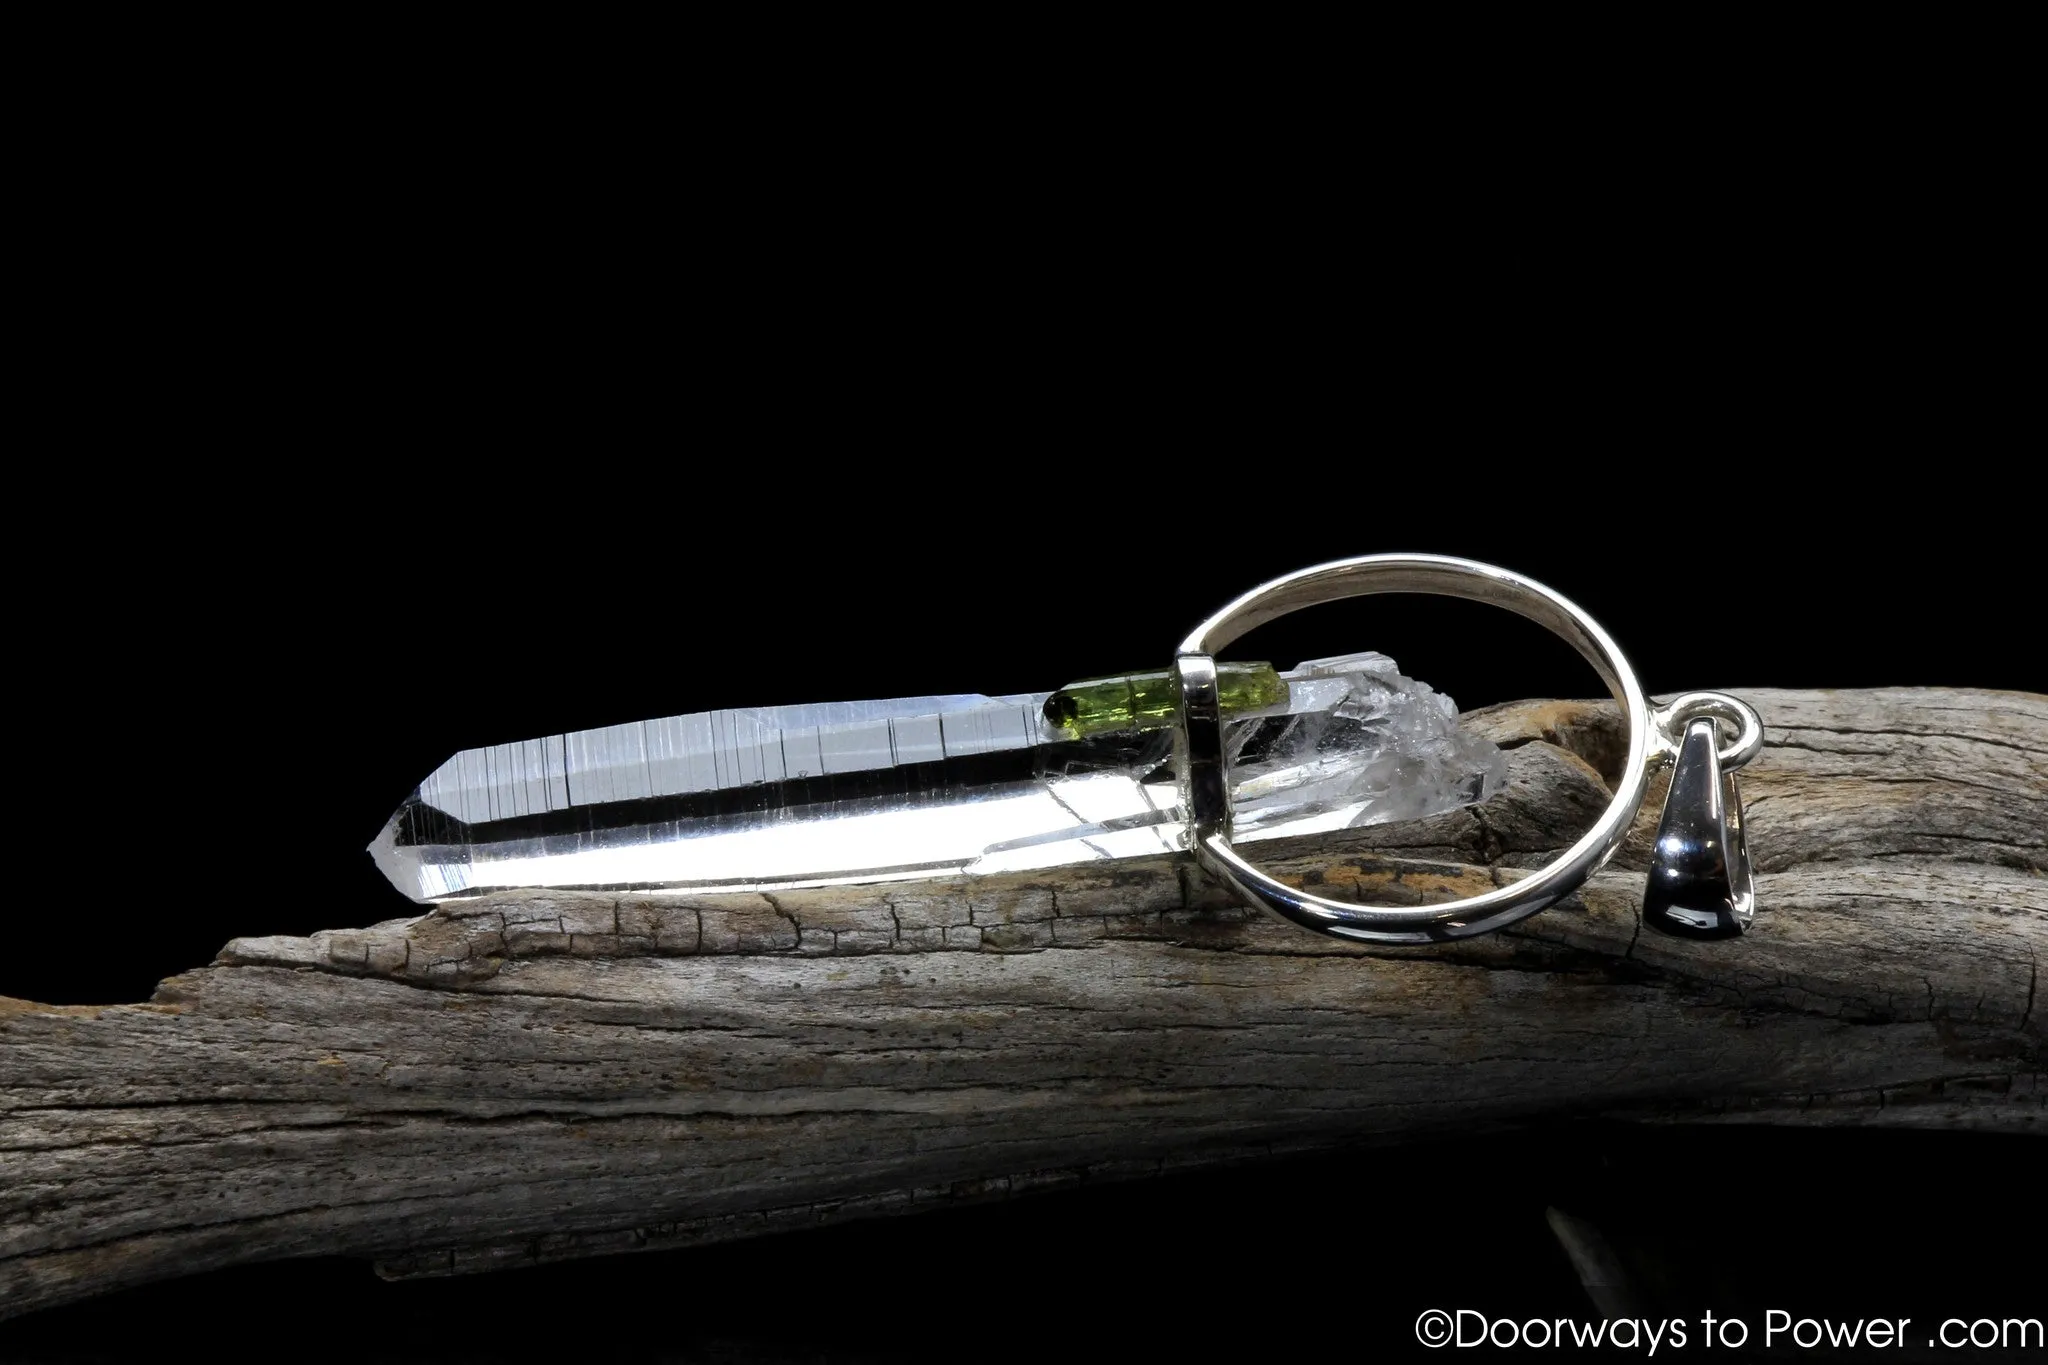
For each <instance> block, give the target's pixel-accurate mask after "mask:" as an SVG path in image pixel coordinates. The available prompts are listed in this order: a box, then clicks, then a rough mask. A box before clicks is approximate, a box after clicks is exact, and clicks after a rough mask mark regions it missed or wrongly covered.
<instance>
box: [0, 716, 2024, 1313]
mask: <svg viewBox="0 0 2048 1365" xmlns="http://www.w3.org/2000/svg"><path fill="white" fill-rule="evenodd" d="M1745 695H1747V696H1748V697H1750V698H1751V699H1752V700H1753V701H1754V702H1755V703H1756V705H1757V706H1758V707H1759V708H1760V709H1761V711H1762V712H1763V715H1764V718H1765V721H1766V723H1767V725H1768V726H1769V736H1770V742H1769V745H1768V747H1767V748H1766V749H1765V751H1764V753H1763V755H1762V756H1761V757H1760V758H1759V759H1758V760H1757V761H1756V762H1755V763H1754V764H1752V765H1751V766H1750V767H1749V768H1748V769H1746V770H1745V771H1744V772H1743V774H1742V780H1743V783H1744V787H1745V795H1746V797H1747V801H1748V806H1749V813H1750V828H1751V830H1752V838H1753V840H1754V844H1755V847H1756V850H1757V854H1758V859H1759V903H1760V905H1761V907H1762V908H1761V912H1760V914H1759V917H1758V920H1757V924H1756V926H1755V928H1754V929H1753V930H1752V931H1751V933H1750V934H1749V935H1748V936H1746V937H1745V938H1743V939H1741V940H1738V941H1735V942H1729V943H1707V944H1701V943H1691V942H1681V941H1676V940H1672V939H1667V938H1663V937H1659V936H1657V935H1655V934H1648V935H1639V934H1638V932H1637V923H1636V903H1637V897H1638V887H1639V882H1640V872H1639V871H1638V870H1637V869H1640V868H1641V867H1642V866H1643V865H1644V858H1643V854H1644V851H1645V845H1646V842H1647V837H1648V834H1649V832H1650V829H1651V828H1652V827H1653V826H1654V821H1655V818H1656V814H1657V808H1658V802H1659V799H1660V796H1661V793H1660V791H1659V790H1657V789H1656V788H1655V787H1653V789H1652V793H1651V800H1650V801H1649V802H1648V803H1646V805H1645V807H1644V812H1643V817H1642V819H1641V821H1640V822H1639V823H1638V825H1637V828H1636V830H1635V832H1634V834H1633V835H1632V837H1631V842H1630V844H1629V845H1628V846H1627V847H1626V848H1625V849H1624V850H1623V852H1622V853H1621V855H1620V856H1618V857H1617V858H1616V860H1615V862H1614V863H1613V864H1611V865H1610V866H1609V867H1608V869H1607V870H1605V871H1604V872H1602V873H1601V874H1599V875H1598V876H1597V877H1595V879H1594V880H1593V881H1591V882H1590V883H1589V884H1588V885H1587V886H1586V887H1585V889H1584V891H1583V892H1582V894H1581V895H1580V896H1578V897H1576V898H1574V899H1573V900H1570V901H1567V902H1565V903H1564V904H1562V905H1560V906H1558V907H1555V908H1553V909H1551V910H1549V911H1547V912H1545V913H1544V914H1542V915H1540V916H1538V917H1536V918H1534V919H1532V920H1529V921H1526V922H1525V923H1523V924H1522V925H1519V926H1517V927H1516V928H1514V929H1513V930H1510V931H1508V932H1505V933H1501V934H1497V935H1493V936H1490V937H1487V938H1482V939H1479V940H1475V941H1471V942H1467V943H1464V944H1460V945H1456V946H1450V947H1438V948H1429V949H1421V950H1393V949H1370V948H1364V947H1353V946H1347V945H1343V944H1339V943H1336V942H1333V941H1330V940H1325V939H1321V938H1317V937H1314V936H1311V935H1308V934H1304V933H1302V932H1301V931H1299V930H1297V929H1293V928H1290V927H1288V926H1285V925H1282V924H1279V923H1276V922H1273V921H1270V920H1267V919H1264V918H1261V917H1259V916H1256V915H1253V914H1251V913H1250V912H1248V911H1246V910H1244V909H1243V908H1241V907H1240V906H1238V905H1236V904H1235V903H1233V902H1231V901H1230V900H1228V899H1227V898H1225V897H1224V896H1223V895H1222V894H1220V893H1219V892H1217V891H1216V890H1215V889H1214V888H1212V887H1210V886H1208V885H1206V884H1205V883H1204V882H1203V881H1202V879H1201V878H1200V876H1199V874H1196V873H1193V872H1191V871H1190V870H1189V869H1187V868H1186V867H1184V866H1181V865H1178V864H1176V863H1174V862H1171V861H1168V860H1159V861H1156V862H1145V863H1135V864H1128V865H1123V864H1120V865H1117V866H1116V867H1115V869H1114V870H1113V871H1105V870H1102V869H1100V868H1079V869H1062V870H1059V871H1057V872H1047V873H1034V874H1030V875H1026V876H1015V877H1006V878H1002V879H987V880H978V881H959V882H953V883H946V884H920V885H916V886H910V885H895V886H887V887H870V888H853V889H837V890H833V891H817V892H802V893H792V894H789V895H778V896H772V897H771V896H760V895H751V896H723V897H699V898H693V899H690V900H686V901H667V902H663V901H656V900H648V899H641V898H633V897H628V898H623V899H621V898H618V897H611V896H602V897H600V896H551V897H545V898H541V897H532V898H527V899H523V900H518V901H513V902H510V903H494V904H483V903H464V904H457V905H450V906H447V907H444V908H441V909H437V910H435V911H433V912H432V913H429V914H427V915H424V916H422V917H421V918H418V919H414V920H405V921H397V922H392V923H387V924H381V925H378V926H376V927H373V928H369V929H362V930H347V931H335V932H329V933H320V934H315V935H313V936H312V937H311V938H305V939H297V938H293V939H241V940H237V941H235V942H233V943H231V944H229V945H228V947H227V948H226V949H225V950H224V951H223V952H222V953H221V955H220V957H219V959H218V960H217V961H216V962H215V963H214V964H213V965H211V966H209V967H205V968H202V969H199V970H196V971H192V972H188V973H186V974H185V975H182V976H178V977H174V978H172V979H170V980H167V981H165V982H164V983H163V984H162V985H161V986H160V987H159V988H158V990H157V992H156V995H155V997H154V998H153V999H152V1000H151V1001H150V1002H149V1003H147V1004H138V1005H115V1006H108V1007H92V1008H87V1007H59V1006H47V1005H38V1004H33V1003H30V1002H27V1001H19V1000H11V999H4V998H0V1317H5V1316H8V1315H11V1314H17V1313H21V1312H24V1311H28V1310H31V1309H34V1308H38V1307H42V1306H45V1305H50V1304H57V1303H61V1302H65V1301H67V1300H73V1299H77V1298H80V1297H83V1296H86V1295H90V1294H93V1293H96V1292H100V1291H104V1290H108V1289H113V1288H116V1287H119V1286H122V1285H128V1284H134V1283H137V1282H140V1281H144V1280H149V1279H154V1278H160V1277H164V1276H169V1275H176V1274H180V1273H184V1272H188V1271H193V1270H199V1269H206V1268H210V1267H215V1266H223V1265H229V1264H233V1263H237V1262H246V1261H253V1260H262V1259H272V1258H280V1257H291V1256H305V1255H317V1254H352V1255H359V1256H364V1257H372V1258H376V1259H377V1260H378V1261H379V1262H380V1263H381V1265H382V1267H383V1269H384V1270H385V1272H386V1273H387V1274H393V1275H418V1274H438V1273H449V1272H457V1271H468V1270H478V1269H488V1268H491V1267H495V1266H503V1265H513V1264H531V1263H534V1262H536V1261H545V1260H551V1259H558V1258H564V1257H575V1256H587V1255H596V1254H602V1253H608V1252H616V1251H626V1250H634V1249H639V1248H644V1247H664V1246H675V1245H683V1244H687V1243H691V1242H698V1241H703V1240H706V1239H713V1238H723V1237H735V1236H743V1235H747V1234H751V1233H757V1232H763V1231H768V1230H772V1229H777V1228H782V1227H788V1226H796V1225H804V1224H811V1223H815V1222H818V1221H820V1220H825V1219H831V1218H840V1217H848V1216H856V1215H869V1214H882V1213H896V1212H906V1211H912V1210H916V1209H921V1208H926V1207H931V1206H934V1205H939V1204H945V1203H947V1202H951V1201H957V1200H961V1199H969V1198H979V1197H991V1196H999V1195H1003V1194H1012V1193H1017V1192H1021V1191H1025V1190H1030V1189H1036V1188H1046V1187H1055V1186H1062V1185H1070V1184H1073V1183H1075V1182H1079V1181H1084V1180H1094V1179H1102V1178H1112V1177H1119V1176H1127V1175H1137V1174H1146V1173H1150V1172H1154V1171H1158V1170H1160V1169H1162V1168H1167V1167H1178V1166H1183V1165H1187V1164H1193V1163H1202V1162H1214V1161H1223V1160H1231V1159H1239V1158H1243V1157H1246V1156H1253V1155H1258V1154H1262V1153H1268V1152H1273V1151H1277V1150H1292V1149H1298V1148H1303V1147H1313V1146H1323V1145H1331V1144H1341V1143H1355V1142H1358V1141H1361V1140H1365V1139H1372V1138H1376V1137H1387V1136H1401V1137H1407V1136H1414V1135H1419V1134H1425V1133H1429V1132H1432V1131H1438V1130H1444V1129H1449V1128H1457V1129H1459V1130H1461V1131H1466V1132H1469V1131H1471V1129H1472V1127H1473V1126H1474V1125H1475V1124H1507V1123H1512V1122H1516V1121H1523V1120H1529V1119H1532V1118H1535V1117H1539V1116H1554V1115H1561V1114H1571V1113H1578V1114H1588V1113H1591V1114H1603V1115H1610V1116H1621V1117H1624V1118H1630V1119H1635V1120H1640V1121H1643V1122H1668V1121H1674V1120H1676V1121H1688V1122H1727V1121H1740V1122H1767V1123H1779V1124H1870V1123H1877V1124H1901V1125H1936V1126H1947V1127H1967V1128H1979V1129H1997V1130H2004V1131H2008V1132H2013V1131H2021V1132H2024V1131H2033V1132H2038V1131H2040V1130H2041V1128H2042V1126H2043V1109H2044V1100H2048V1084H2044V1081H2043V1076H2042V1048H2041V1021H2040V1015H2039V1013H2038V1012H2037V1006H2036V995H2037V986H2038V976H2039V959H2040V957H2041V956H2042V948H2043V944H2044V940H2048V882H2044V878H2043V869H2044V866H2048V848H2044V845H2048V698H2044V697H2040V696H2035V695H2028V694H2019V693H1989V692H1970V691H1940V690H1897V691H1864V692H1789V691H1777V692H1771V691H1761V692H1750V693H1747V694H1745ZM1468 721H1469V723H1471V724H1474V725H1477V726H1479V727H1481V728H1482V729H1483V730H1484V731H1485V732H1486V733H1488V734H1490V735H1492V736H1493V737H1494V738H1496V739H1497V740H1498V741H1500V742H1501V743H1502V744H1504V745H1513V746H1515V747H1514V750H1513V753H1512V755H1511V757H1512V780H1511V783H1510V786H1509V789H1508V790H1507V791H1505V792H1504V793H1502V794H1501V795H1500V796H1499V797H1497V798H1496V799H1495V800H1493V801H1491V802H1489V803H1488V804H1487V805H1486V806H1484V807H1481V808H1479V809H1476V810H1467V811H1460V812H1455V813H1453V814H1451V815H1447V816H1444V817H1440V818H1438V819H1435V820H1431V821H1426V822H1420V823H1417V824H1414V825H1403V826H1391V827H1382V828H1378V829H1371V830H1365V831H1355V832H1352V833H1350V834H1347V835H1344V836H1341V837H1329V838H1324V839H1321V840H1318V841H1314V842H1309V841H1302V842H1300V843H1296V844H1293V845H1291V846H1281V845H1275V844H1266V845H1262V846H1261V848H1260V857H1261V859H1262V860H1263V861H1265V862H1266V863H1267V864H1268V865H1270V866H1273V867H1276V868H1278V869H1280V870H1282V871H1285V872H1289V873H1291V874H1294V875H1298V876H1300V877H1303V878H1305V879H1307V880H1308V881H1310V882H1312V883H1315V884H1317V885H1319V886H1320V887H1321V889H1322V890H1323V891H1324V892H1325V893H1330V894H1340V895H1349V894H1352V893H1353V892H1354V891H1355V892H1356V894H1357V895H1358V896H1360V897H1361V898H1364V899H1371V900H1375V901H1381V902H1398V901H1402V900H1408V901H1411V902H1416V901H1422V900H1429V899H1437V898H1442V897H1444V896H1448V895H1456V894H1466V893H1469V892H1471V891H1473V890H1475V889H1480V888H1484V887H1487V886H1490V885H1494V884H1497V883H1498V882H1499V881H1501V880H1502V879H1505V878H1511V877H1514V876H1516V875H1518V871H1519V870H1520V869H1524V868H1528V867H1532V866H1535V865H1538V864H1540V863H1541V862H1543V861H1545V860H1546V859H1547V857H1548V856H1549V855H1550V853H1551V852H1552V851H1554V850H1556V849H1558V848H1561V847H1563V846H1564V845H1565V844H1567V843H1568V842H1570V841H1571V839H1572V838H1574V837H1575V836H1576V835H1577V834H1578V833H1579V832H1580V831H1581V830H1582V829H1583V828H1584V827H1585V826H1586V825H1587V824H1588V823H1589V822H1590V821H1591V820H1592V818H1593V817H1594V816H1595V814H1596V813H1597V812H1598V811H1599V810H1600V808H1601V807H1602V806H1604V804H1605V803H1606V801H1607V789H1606V785H1605V781H1604V780H1603V777H1602V770H1603V769H1606V770H1607V771H1609V772H1611V771H1612V765H1613V764H1614V763H1615V762H1616V761H1617V760H1618V756H1619V754H1620V751H1621V742H1620V729H1619V724H1618V720H1617V717H1616V715H1615V713H1614V712H1613V710H1612V708H1610V707H1607V706H1605V705H1601V704H1594V703H1579V702H1544V703H1534V702H1532V703H1521V704H1516V705H1512V706H1507V707H1500V708H1494V709H1492V710H1489V711H1483V712H1478V713H1475V714H1474V716H1472V717H1470V718H1468Z"/></svg>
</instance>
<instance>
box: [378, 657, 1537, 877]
mask: <svg viewBox="0 0 2048 1365" xmlns="http://www.w3.org/2000/svg"><path fill="white" fill-rule="evenodd" d="M1248 667H1258V668H1265V666H1248ZM1265 675H1266V678H1270V679H1273V681H1271V682H1269V681H1266V680H1265V679H1264V678H1259V677H1257V676H1255V675H1251V674H1248V675H1247V678H1246V681H1245V683H1244V685H1243V698H1242V705H1243V707H1244V708H1245V709H1243V710H1240V711H1239V712H1238V716H1237V718H1234V719H1227V720H1226V726H1227V736H1228V740H1227V742H1228V746H1229V752H1230V758H1231V777H1232V791H1233V801H1234V804H1235V808H1236V812H1237V814H1236V831H1235V837H1236V838H1237V839H1238V840H1239V841H1244V840H1257V839H1270V838H1277V837H1280V836H1283V835H1295V834H1309V833H1314V832H1318V831H1322V830H1331V829H1345V828H1350V827H1353V826H1358V825H1369V824H1379V823H1383V822H1386V821H1394V820H1411V819H1416V818H1419V817H1421V816H1425V815H1434V814H1438V813H1440V812H1443V811H1447V810H1452V809H1455V808H1456V807H1458V806H1463V805H1469V804H1471V803H1473V802H1477V801H1483V800H1485V799H1486V798H1487V797H1488V796H1491V795H1492V794H1493V793H1494V792H1495V791H1497V790H1498V789H1499V787H1500V785H1501V784H1502V782H1504V781H1505V780H1506V775H1507V761H1506V759H1505V757H1504V756H1503V755H1502V754H1501V753H1500V752H1499V751H1498V750H1497V749H1495V748H1494V746H1493V745H1492V744H1490V743H1488V742H1486V741H1485V740H1482V739H1479V738H1478V737H1476V736H1472V735H1467V734H1464V733H1463V732H1462V731H1460V730H1459V728H1458V724H1457V711H1456V708H1455V707H1454V706H1453V705H1452V703H1451V700H1450V698H1448V697H1445V696H1442V695H1441V694H1439V693H1437V692H1436V691H1434V690H1433V689H1432V688H1430V687H1429V685H1428V684H1426V683H1420V682H1416V681H1415V680H1413V679H1411V678H1406V677H1403V676H1402V675H1401V673H1400V671H1399V669H1398V668H1397V667H1396V666H1395V664H1394V662H1393V660H1391V659H1389V658H1387V657H1386V656H1385V655H1382V654H1373V653H1364V654H1348V655H1342V656H1338V657H1334V658H1328V659H1314V660H1310V661H1309V662H1307V663H1304V664H1302V665H1301V666H1300V667H1298V668H1295V669H1292V670H1290V671H1288V672H1286V673H1284V674H1277V675H1276V674H1273V673H1272V672H1271V670H1270V668H1265ZM1133 676H1134V677H1144V676H1147V675H1133ZM1117 681H1126V680H1117ZM1281 684H1284V688H1283V687H1282V686H1281ZM1077 686H1078V685H1077ZM1062 690H1063V691H1065V690H1067V689H1062ZM1132 695H1135V693H1133V694H1132ZM1054 696H1055V694H1053V693H1033V694H1025V695H1019V696H1008V697H984V696H978V695H956V696H938V697H902V698H896V699H892V700H884V701H863V702H831V703H824V704H819V705H809V706H781V707H769V708H762V709H755V710H732V711H709V712H702V713H698V714H695V715H688V716H670V717H668V718H666V719H663V720H651V721H645V722H641V723H639V724H634V725H615V726H609V727H606V728H604V729H599V730H582V731H577V732H574V733H571V734H566V735H550V736H548V737H547V738H545V739H535V740H526V741H522V742H518V743H512V744H499V745H494V746H491V747H489V748H485V749H470V750H465V751H464V752H462V753H459V754H457V755H455V757H453V758H451V759H449V760H448V761H447V762H446V763H444V764H442V765H441V766H440V767H439V768H437V769H435V770H434V772H433V773H432V774H430V775H429V776H428V777H427V779H426V780H425V781H424V782H422V783H420V785H419V788H418V789H417V790H416V791H415V792H414V793H413V795H412V796H411V797H410V798H409V799H408V800H407V801H406V803H405V804H404V805H403V806H401V807H400V808H399V809H398V811H397V812H396V813H394V814H393V815H392V817H391V820H390V821H389V823H387V824H386V826H385V827H384V829H383V831H382V832H381V833H380V834H379V835H378V836H377V838H376V840H375V841H374V842H372V843H371V845H370V853H371V855H372V856H373V857H374V858H375V859H376V862H377V866H378V867H379V868H380V869H381V870H382V871H383V872H384V874H385V876H387V877H389V878H390V879H391V882H392V884H393V885H395V886H396V887H398V889H399V890H400V891H402V892H404V893H405V894H406V895H407V896H409V897H411V898H412V899H414V900H417V901H422V902H426V901H435V900H443V899H448V898H451V897H458V896H475V895H481V894H486V893H489V892H493V891H510V890H517V889H524V888H540V887H553V888H572V887H574V888H602V889H612V890H626V889H632V890H648V891H693V890H699V891H701V890H714V889H716V890H740V889H769V890H772V889H774V888H776V887H795V886H822V885H834V884H847V883H855V882H881V881H894V880H903V879H909V878H916V877H929V876H938V875H946V874H952V873H970V874H981V873H992V872H1009V871H1019V870H1023V869H1028V868H1034V867H1048V866H1055V865H1059V864H1064V863H1071V862H1084V861H1092V860H1096V859H1105V858H1122V857H1137V856H1142V855H1145V854H1159V853H1166V852H1177V851H1179V850H1181V849H1182V848H1183V847H1184V834H1185V831H1184V828H1183V826H1182V823H1181V811H1180V809H1179V804H1178V802H1179V794H1178V791H1177V788H1176V785H1175V780H1174V772H1173V731H1172V729H1171V728H1170V727H1169V728H1156V727H1155V728H1137V726H1138V725H1140V724H1149V722H1145V721H1134V723H1133V725H1132V726H1131V727H1129V728H1122V729H1097V730H1092V731H1089V732H1086V733H1081V734H1078V735H1077V734H1076V732H1075V730H1074V729H1070V728H1065V727H1062V726H1060V725H1056V724H1054V723H1053V722H1052V721H1050V720H1048V719H1047V717H1046V714H1045V709H1046V703H1047V701H1048V700H1049V699H1050V698H1052V697H1054ZM1252 708H1258V709H1256V710H1253V709H1252ZM1134 709H1136V708H1135V707H1134ZM1246 710H1252V713H1251V714H1246V713H1245V711H1246Z"/></svg>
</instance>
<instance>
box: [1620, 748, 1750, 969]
mask: <svg viewBox="0 0 2048 1365" xmlns="http://www.w3.org/2000/svg"><path fill="white" fill-rule="evenodd" d="M1720 744H1721V735H1720V727H1719V726H1718V725H1716V724H1715V722H1714V720H1713V719H1712V718H1711V717H1708V716H1700V717H1697V718H1695V719H1693V720H1691V721H1688V722H1687V723H1686V727H1685V736H1684V738H1683V739H1682V740H1680V741H1679V745H1678V757H1677V761H1676V763H1675V764H1674V766H1673V767H1672V770H1671V792H1670V794H1669V795H1668V796H1666V797H1665V798H1664V818H1663V819H1662V820H1661V821H1660V822H1659V823H1658V825H1657V842H1656V844H1655V846H1654V847H1653V848H1652V850H1651V854H1650V878H1649V883H1648V885H1646V886H1645V887H1644V888H1643V920H1644V922H1645V923H1647V924H1649V925H1651V926H1652V927H1654V928H1657V929H1662V930H1663V931H1664V932H1665V933H1667V934H1676V935H1678V936H1679V937H1681V938H1709V939H1711V938H1734V937H1735V936H1736V935H1738V934H1740V933H1741V932H1742V931H1743V930H1744V929H1747V928H1748V927H1749V922H1750V920H1751V919H1752V918H1753V917H1754V916H1755V914H1756V878H1755V875H1754V873H1753V872H1752V870H1751V868H1750V862H1749V845H1748V842H1747V841H1746V840H1745V838H1744V837H1743V828H1742V795H1741V793H1740V792H1739V791H1737V790H1736V786H1735V774H1734V772H1733V771H1728V772H1723V771H1722V768H1721V757H1720V752H1719V750H1720Z"/></svg>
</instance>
